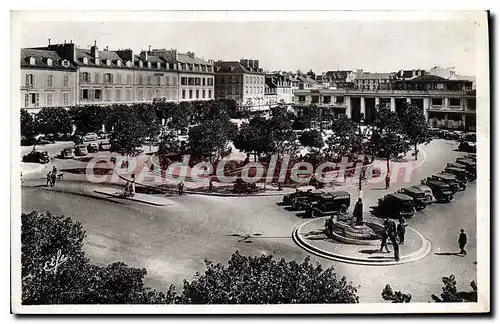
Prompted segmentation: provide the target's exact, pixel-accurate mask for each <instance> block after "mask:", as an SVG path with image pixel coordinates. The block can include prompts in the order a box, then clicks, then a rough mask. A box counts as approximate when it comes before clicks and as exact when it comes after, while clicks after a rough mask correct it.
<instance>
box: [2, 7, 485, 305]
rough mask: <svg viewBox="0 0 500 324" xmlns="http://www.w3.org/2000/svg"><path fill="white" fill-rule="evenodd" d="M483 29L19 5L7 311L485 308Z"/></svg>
mask: <svg viewBox="0 0 500 324" xmlns="http://www.w3.org/2000/svg"><path fill="white" fill-rule="evenodd" d="M488 23H489V16H488V12H486V11H456V12H455V11H439V12H436V11H434V12H420V11H415V12H412V11H397V12H396V11H383V12H382V11H371V12H368V11H366V12H364V11H357V12H356V11H345V12H342V11H339V12H333V11H332V12H330V11H324V12H320V11H318V12H279V11H259V12H257V11H255V12H252V11H241V12H238V11H210V12H209V11H190V12H188V11H186V12H183V11H170V12H169V11H158V12H143V11H141V12H134V11H128V12H118V11H117V12H113V11H106V12H99V11H95V12H83V11H81V12H80V11H68V12H65V11H57V12H56V11H54V12H51V11H44V12H37V11H17V12H12V14H11V24H12V38H11V58H12V62H11V71H12V79H11V96H12V100H11V102H12V107H11V109H12V110H11V111H12V113H11V116H12V120H11V125H12V126H11V129H12V130H11V134H12V152H11V153H12V154H11V166H12V170H11V172H12V175H13V176H12V177H11V179H12V183H11V190H12V195H11V196H12V197H13V198H12V199H13V201H12V209H11V211H12V215H11V233H12V235H11V237H12V244H11V247H12V254H11V255H12V259H11V266H12V272H11V276H12V280H11V282H12V286H11V290H12V311H13V312H14V313H17V314H28V313H31V314H36V313H83V314H84V313H93V314H95V313H116V314H131V313H142V314H144V313H152V314H172V313H177V314H183V313H190V314H193V313H214V314H223V313H232V314H236V313H251V314H262V313H283V314H285V313H311V314H312V313H322V314H340V313H351V314H353V313H354V314H355V313H388V314H390V313H487V312H490V236H489V233H490V192H489V183H490V167H489V160H490V151H489V147H490V128H489V125H490V121H489V119H490V84H489V60H490V58H489V35H488V33H489V29H488Z"/></svg>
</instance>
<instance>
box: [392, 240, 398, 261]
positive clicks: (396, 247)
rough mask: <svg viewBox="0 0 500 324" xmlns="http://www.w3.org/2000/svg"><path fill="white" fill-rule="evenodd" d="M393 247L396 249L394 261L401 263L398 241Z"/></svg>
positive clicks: (394, 242) (393, 243)
mask: <svg viewBox="0 0 500 324" xmlns="http://www.w3.org/2000/svg"><path fill="white" fill-rule="evenodd" d="M392 247H393V248H394V260H396V262H399V244H398V241H396V240H394V241H392Z"/></svg>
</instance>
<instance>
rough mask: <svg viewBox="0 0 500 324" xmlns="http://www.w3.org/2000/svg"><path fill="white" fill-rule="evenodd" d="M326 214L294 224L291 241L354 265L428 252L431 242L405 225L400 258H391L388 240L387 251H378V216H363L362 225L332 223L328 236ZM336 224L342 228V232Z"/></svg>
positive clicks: (384, 262) (414, 258)
mask: <svg viewBox="0 0 500 324" xmlns="http://www.w3.org/2000/svg"><path fill="white" fill-rule="evenodd" d="M327 219H329V216H327V217H320V218H315V219H311V220H309V221H307V222H305V223H302V224H301V225H299V226H297V227H296V228H295V229H294V230H293V233H292V238H293V240H294V242H295V243H296V244H297V245H298V246H300V247H301V248H302V249H304V250H306V251H307V252H309V253H311V254H314V255H316V256H319V257H322V258H325V259H329V260H334V261H339V262H344V263H351V264H358V265H377V266H389V265H398V264H403V263H409V262H413V261H417V260H420V259H422V258H424V257H425V256H427V255H428V254H429V252H430V251H431V243H430V242H429V241H428V240H427V239H426V238H425V237H424V236H423V235H422V234H420V233H419V232H417V231H416V230H414V229H413V228H410V227H407V228H406V236H405V243H404V244H400V245H399V246H400V260H399V261H395V260H394V257H393V248H392V245H391V243H389V242H388V246H389V250H390V252H389V253H387V252H380V242H381V241H380V239H379V238H378V236H377V234H376V232H377V231H378V229H382V228H383V225H382V224H381V223H380V221H379V220H378V219H374V217H371V218H365V219H367V221H365V224H364V225H363V226H347V225H345V224H346V223H344V222H342V221H337V222H335V223H336V225H335V226H334V227H337V228H336V229H334V230H333V231H332V236H331V237H330V236H328V235H327V234H326V231H325V221H326V220H327ZM339 227H345V228H344V231H342V230H341V228H339Z"/></svg>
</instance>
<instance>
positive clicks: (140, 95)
mask: <svg viewBox="0 0 500 324" xmlns="http://www.w3.org/2000/svg"><path fill="white" fill-rule="evenodd" d="M137 100H139V101H142V100H144V90H142V89H138V90H137Z"/></svg>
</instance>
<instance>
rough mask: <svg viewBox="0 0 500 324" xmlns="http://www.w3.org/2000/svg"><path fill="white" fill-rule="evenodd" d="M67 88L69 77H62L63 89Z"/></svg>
mask: <svg viewBox="0 0 500 324" xmlns="http://www.w3.org/2000/svg"><path fill="white" fill-rule="evenodd" d="M68 86H69V75H64V76H63V87H64V88H67V87H68Z"/></svg>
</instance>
